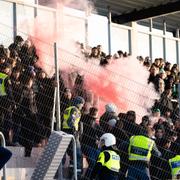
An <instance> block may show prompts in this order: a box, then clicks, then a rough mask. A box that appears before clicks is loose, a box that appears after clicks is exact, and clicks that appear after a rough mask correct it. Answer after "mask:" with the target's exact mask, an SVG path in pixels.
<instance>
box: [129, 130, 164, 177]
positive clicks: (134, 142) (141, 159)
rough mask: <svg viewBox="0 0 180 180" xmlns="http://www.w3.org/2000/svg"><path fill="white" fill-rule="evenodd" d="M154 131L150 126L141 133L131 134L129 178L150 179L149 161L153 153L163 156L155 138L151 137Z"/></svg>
mask: <svg viewBox="0 0 180 180" xmlns="http://www.w3.org/2000/svg"><path fill="white" fill-rule="evenodd" d="M152 135H153V133H152V130H151V129H150V128H148V129H147V131H142V132H141V133H140V135H136V136H131V138H130V140H129V147H128V156H129V168H128V175H127V180H132V179H133V180H134V179H137V180H149V179H150V173H149V162H150V158H151V155H152V154H153V155H156V156H158V157H159V156H161V153H160V152H159V150H158V149H157V147H156V144H155V142H154V140H152V139H151V137H152Z"/></svg>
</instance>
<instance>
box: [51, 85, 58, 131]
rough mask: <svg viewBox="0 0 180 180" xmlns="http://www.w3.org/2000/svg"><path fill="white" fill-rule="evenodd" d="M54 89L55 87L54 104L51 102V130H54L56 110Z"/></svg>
mask: <svg viewBox="0 0 180 180" xmlns="http://www.w3.org/2000/svg"><path fill="white" fill-rule="evenodd" d="M56 91H57V88H55V89H54V101H53V102H54V104H53V111H52V121H51V132H52V131H54V122H55V112H56Z"/></svg>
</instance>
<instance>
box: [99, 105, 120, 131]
mask: <svg viewBox="0 0 180 180" xmlns="http://www.w3.org/2000/svg"><path fill="white" fill-rule="evenodd" d="M117 111H118V109H117V107H116V105H115V104H113V103H109V104H106V105H105V113H104V114H103V115H102V116H101V117H100V126H101V127H102V129H103V130H104V131H105V132H106V131H107V129H108V127H109V125H108V121H109V120H111V119H117V118H118V117H117Z"/></svg>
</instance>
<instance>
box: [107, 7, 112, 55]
mask: <svg viewBox="0 0 180 180" xmlns="http://www.w3.org/2000/svg"><path fill="white" fill-rule="evenodd" d="M108 51H109V54H110V55H111V53H112V52H111V9H110V7H108Z"/></svg>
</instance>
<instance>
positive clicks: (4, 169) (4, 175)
mask: <svg viewBox="0 0 180 180" xmlns="http://www.w3.org/2000/svg"><path fill="white" fill-rule="evenodd" d="M0 139H1V146H2V147H4V148H5V147H6V141H5V138H4V135H3V133H1V132H0ZM2 180H6V165H4V167H3V177H2Z"/></svg>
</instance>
